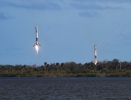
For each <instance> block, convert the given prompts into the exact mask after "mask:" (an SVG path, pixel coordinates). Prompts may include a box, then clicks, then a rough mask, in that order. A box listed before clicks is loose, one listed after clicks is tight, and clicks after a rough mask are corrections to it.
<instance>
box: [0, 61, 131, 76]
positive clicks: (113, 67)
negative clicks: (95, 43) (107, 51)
mask: <svg viewBox="0 0 131 100" xmlns="http://www.w3.org/2000/svg"><path fill="white" fill-rule="evenodd" d="M0 76H1V77H44V76H51V77H55V76H69V77H71V76H75V77H81V76H89V77H96V76H106V77H119V76H120V77H121V76H122V77H123V76H126V77H127V76H128V77H130V76H131V62H126V61H123V62H120V61H119V60H118V59H113V60H112V61H102V62H98V63H97V65H94V63H93V62H89V63H85V64H81V63H75V62H66V63H58V62H57V63H52V64H48V63H47V62H45V63H44V64H43V65H41V66H36V65H15V66H14V65H0Z"/></svg>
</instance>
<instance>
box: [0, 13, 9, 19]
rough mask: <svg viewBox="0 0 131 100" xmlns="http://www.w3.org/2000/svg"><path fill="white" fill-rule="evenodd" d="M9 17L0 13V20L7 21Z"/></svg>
mask: <svg viewBox="0 0 131 100" xmlns="http://www.w3.org/2000/svg"><path fill="white" fill-rule="evenodd" d="M10 18H11V17H10V16H7V15H6V14H5V13H3V12H0V20H7V19H10Z"/></svg>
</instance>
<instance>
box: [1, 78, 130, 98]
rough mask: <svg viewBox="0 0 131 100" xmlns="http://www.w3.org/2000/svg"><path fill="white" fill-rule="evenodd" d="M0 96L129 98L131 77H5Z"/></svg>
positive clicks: (2, 80) (2, 79) (2, 81)
mask: <svg viewBox="0 0 131 100" xmlns="http://www.w3.org/2000/svg"><path fill="white" fill-rule="evenodd" d="M0 100H131V78H128V77H115V78H112V77H89V78H87V77H28V78H27V77H23V78H22V77H20V78H17V77H15V78H13V77H11V78H7V77H5V78H0Z"/></svg>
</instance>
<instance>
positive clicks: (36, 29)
mask: <svg viewBox="0 0 131 100" xmlns="http://www.w3.org/2000/svg"><path fill="white" fill-rule="evenodd" d="M35 31H36V43H35V44H34V46H36V45H37V46H41V45H40V44H39V43H38V26H36V27H35Z"/></svg>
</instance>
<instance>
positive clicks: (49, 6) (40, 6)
mask: <svg viewBox="0 0 131 100" xmlns="http://www.w3.org/2000/svg"><path fill="white" fill-rule="evenodd" d="M0 4H1V5H2V6H3V7H15V8H23V9H32V10H60V9H61V7H60V5H58V4H57V3H54V2H45V3H43V2H37V3H31V2H30V3H29V2H28V4H18V3H12V2H0Z"/></svg>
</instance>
